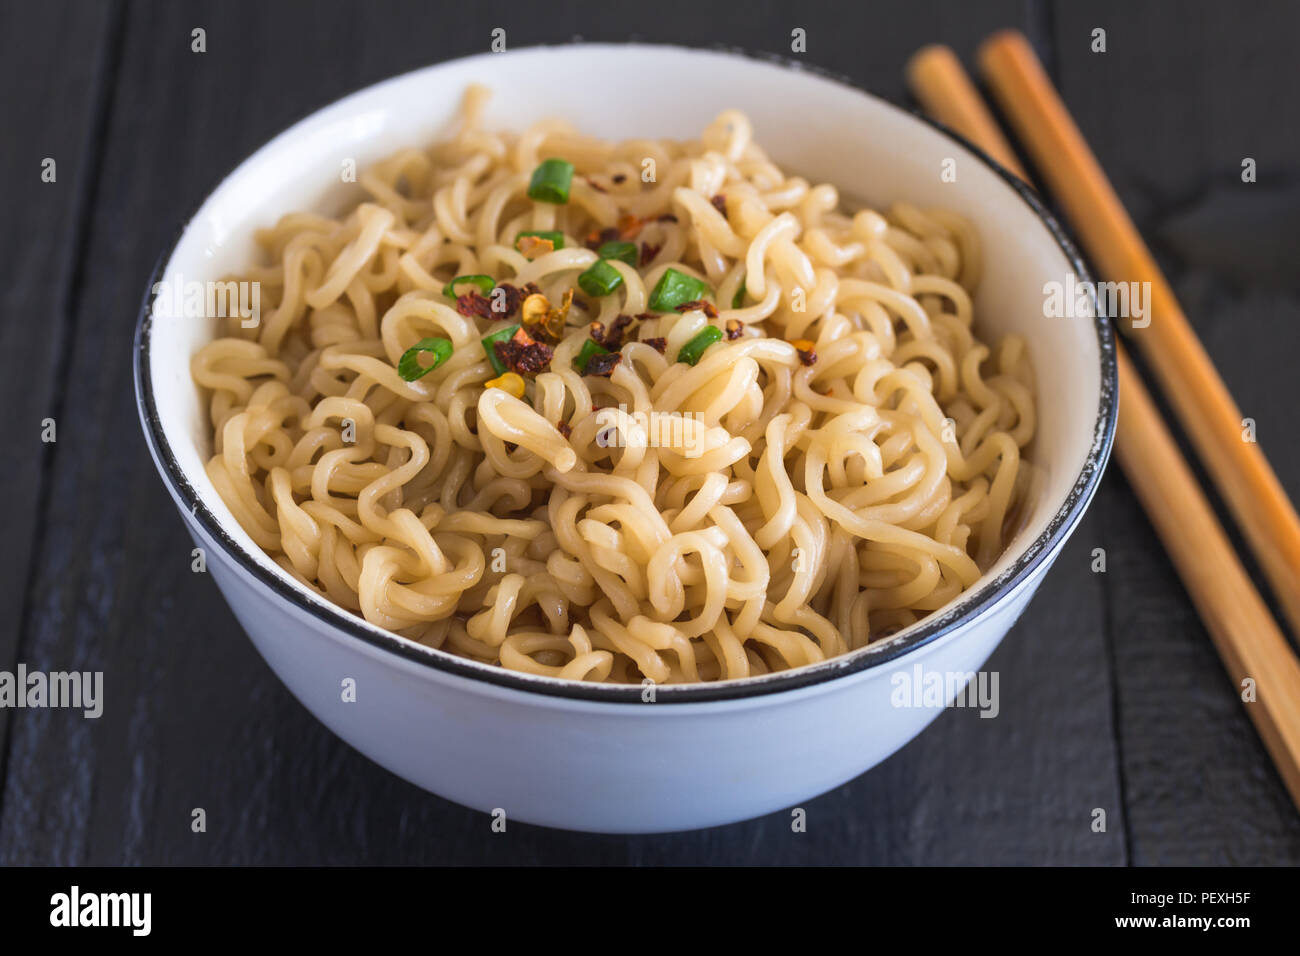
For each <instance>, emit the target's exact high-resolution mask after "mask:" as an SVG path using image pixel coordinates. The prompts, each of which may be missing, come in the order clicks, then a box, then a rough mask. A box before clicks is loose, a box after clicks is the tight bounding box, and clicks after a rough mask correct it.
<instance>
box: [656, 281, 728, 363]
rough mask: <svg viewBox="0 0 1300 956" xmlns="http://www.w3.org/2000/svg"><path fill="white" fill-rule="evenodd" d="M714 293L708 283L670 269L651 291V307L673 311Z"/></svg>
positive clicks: (657, 310) (659, 310)
mask: <svg viewBox="0 0 1300 956" xmlns="http://www.w3.org/2000/svg"><path fill="white" fill-rule="evenodd" d="M712 294H713V291H712V290H711V289H710V288H709V286H708V284H707V283H704V282H701V281H700V280H699V279H697V278H695V277H694V276H688V275H686V274H685V273H682V272H678V271H677V270H676V269H669V270H668V271H667V272H665V273H664V274H663V275H662V276H660V277H659V281H658V282H657V283H655V288H654V291H653V292H651V293H650V308H651V309H653V310H654V311H656V312H671V311H672V310H673V309H675V308H677V307H678V306H679V305H681V304H683V303H684V302H695V301H697V300H699V299H702V298H704V297H705V296H706V295H712ZM692 364H694V363H692Z"/></svg>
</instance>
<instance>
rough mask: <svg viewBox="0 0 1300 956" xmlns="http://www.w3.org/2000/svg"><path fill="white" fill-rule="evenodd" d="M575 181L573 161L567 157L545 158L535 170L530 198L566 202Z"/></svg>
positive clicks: (529, 189) (529, 190)
mask: <svg viewBox="0 0 1300 956" xmlns="http://www.w3.org/2000/svg"><path fill="white" fill-rule="evenodd" d="M572 182H573V163H571V162H569V161H568V160H567V159H544V160H542V161H541V163H540V164H539V165H538V167H537V168H536V169H534V170H533V178H532V181H531V182H529V184H528V198H529V199H536V200H537V201H538V202H553V203H566V202H568V201H569V184H570V183H572Z"/></svg>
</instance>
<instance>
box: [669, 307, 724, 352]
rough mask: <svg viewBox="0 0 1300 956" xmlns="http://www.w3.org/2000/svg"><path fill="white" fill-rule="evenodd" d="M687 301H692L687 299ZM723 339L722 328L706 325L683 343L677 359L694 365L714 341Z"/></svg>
mask: <svg viewBox="0 0 1300 956" xmlns="http://www.w3.org/2000/svg"><path fill="white" fill-rule="evenodd" d="M686 301H688V302H689V301H690V300H689V299H687V300H686ZM721 339H722V329H720V328H718V327H717V326H716V325H706V326H705V327H704V328H702V329H700V333H699V334H698V335H697V336H695V338H693V339H691V340H690V341H689V342H687V343H686V344H685V345H683V346H682V347H681V348H680V349H679V350H678V352H677V361H679V362H685V363H686V364H687V365H694V364H695V363H696V362H698V361H699V360H700V356H701V355H703V354H704V350H705V349H707V348H708V347H709V346H710V345H712V344H713V343H714V342H717V341H720V340H721Z"/></svg>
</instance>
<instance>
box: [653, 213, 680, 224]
mask: <svg viewBox="0 0 1300 956" xmlns="http://www.w3.org/2000/svg"><path fill="white" fill-rule="evenodd" d="M676 221H677V217H676V216H674V215H673V214H672V213H670V212H666V213H664V214H663V215H662V216H660V217H659V218H658V219H657V220H656V222H676Z"/></svg>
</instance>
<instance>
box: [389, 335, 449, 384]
mask: <svg viewBox="0 0 1300 956" xmlns="http://www.w3.org/2000/svg"><path fill="white" fill-rule="evenodd" d="M421 352H432V353H433V364H432V365H421V364H420V353H421ZM449 358H451V342H450V341H449V340H448V339H420V341H418V342H416V343H415V344H414V345H412V346H411V347H410V348H409V349H407V350H406V351H405V352H403V353H402V357H401V358H400V359H398V360H397V374H398V375H400V376H402V378H403V379H404V380H405V381H408V382H414V381H415V380H416V379H417V378H424V376H426V375H428V374H429V373H430V372H432V371H433V370H434V369H435V368H437V367H438V366H439V365H441V364H442V363H443V362H445V361H447V359H449Z"/></svg>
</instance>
